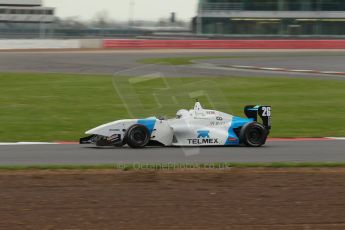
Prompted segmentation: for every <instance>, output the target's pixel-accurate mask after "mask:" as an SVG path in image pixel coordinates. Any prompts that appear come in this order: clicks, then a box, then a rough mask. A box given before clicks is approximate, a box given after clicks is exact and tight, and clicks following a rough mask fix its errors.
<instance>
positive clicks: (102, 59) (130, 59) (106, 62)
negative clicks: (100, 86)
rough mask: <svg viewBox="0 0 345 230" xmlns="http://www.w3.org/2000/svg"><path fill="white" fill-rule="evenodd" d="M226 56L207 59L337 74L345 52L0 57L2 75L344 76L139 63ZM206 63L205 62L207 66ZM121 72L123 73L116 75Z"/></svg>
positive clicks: (18, 54)
mask: <svg viewBox="0 0 345 230" xmlns="http://www.w3.org/2000/svg"><path fill="white" fill-rule="evenodd" d="M195 56H210V57H212V56H226V57H231V59H225V60H213V61H212V60H211V62H214V63H216V64H217V63H220V64H222V65H224V64H229V65H230V64H238V65H249V64H252V65H254V64H258V65H263V66H264V67H286V68H290V69H316V70H329V71H333V70H334V71H339V70H345V69H344V65H343V63H344V60H345V51H338V52H335V51H285V52H284V51H278V52H277V51H258V50H254V51H250V50H245V51H238V50H218V51H217V50H211V51H204V50H187V51H186V50H182V51H179V50H177V51H159V50H158V51H149V50H148V51H76V52H0V71H1V72H43V73H52V72H53V73H80V74H118V75H119V74H122V75H140V74H148V73H157V72H159V73H160V74H163V75H164V76H167V77H174V76H182V77H191V76H243V77H248V76H249V77H256V76H257V77H261V76H275V77H304V78H327V79H339V80H344V79H345V77H344V76H336V75H322V74H310V73H286V72H285V73H284V72H272V71H253V70H240V69H231V68H221V67H220V68H217V67H214V66H212V67H210V66H208V65H207V64H203V63H201V64H195V65H189V66H166V65H146V66H143V64H140V63H138V60H141V59H145V58H157V57H163V58H164V57H195ZM206 62H207V61H206ZM120 72H121V73H120Z"/></svg>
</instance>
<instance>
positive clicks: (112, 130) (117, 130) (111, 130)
mask: <svg viewBox="0 0 345 230" xmlns="http://www.w3.org/2000/svg"><path fill="white" fill-rule="evenodd" d="M109 132H120V129H109Z"/></svg>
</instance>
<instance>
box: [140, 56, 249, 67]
mask: <svg viewBox="0 0 345 230" xmlns="http://www.w3.org/2000/svg"><path fill="white" fill-rule="evenodd" d="M230 58H236V57H232V56H196V57H172V58H146V59H142V60H139V63H142V64H162V65H191V64H194V62H193V61H197V60H208V59H230ZM246 58H249V57H246Z"/></svg>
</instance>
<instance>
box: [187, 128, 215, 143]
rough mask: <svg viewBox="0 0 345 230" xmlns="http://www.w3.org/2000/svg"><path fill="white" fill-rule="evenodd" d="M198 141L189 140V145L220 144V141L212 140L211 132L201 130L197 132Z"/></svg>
mask: <svg viewBox="0 0 345 230" xmlns="http://www.w3.org/2000/svg"><path fill="white" fill-rule="evenodd" d="M197 135H198V137H197V139H188V142H189V144H193V145H202V144H218V143H219V142H218V139H216V138H210V131H208V130H200V131H198V132H197Z"/></svg>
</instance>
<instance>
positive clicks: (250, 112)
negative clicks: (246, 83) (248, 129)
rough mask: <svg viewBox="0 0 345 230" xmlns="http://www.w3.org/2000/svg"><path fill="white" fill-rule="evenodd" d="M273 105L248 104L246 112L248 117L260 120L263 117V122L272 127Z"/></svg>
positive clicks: (268, 127) (267, 126)
mask: <svg viewBox="0 0 345 230" xmlns="http://www.w3.org/2000/svg"><path fill="white" fill-rule="evenodd" d="M271 111H272V110H271V106H261V105H248V106H246V107H245V108H244V113H245V114H246V116H247V117H248V118H253V119H254V120H255V121H258V117H260V118H261V120H262V124H263V125H264V126H265V127H266V128H267V129H268V130H270V129H271Z"/></svg>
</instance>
